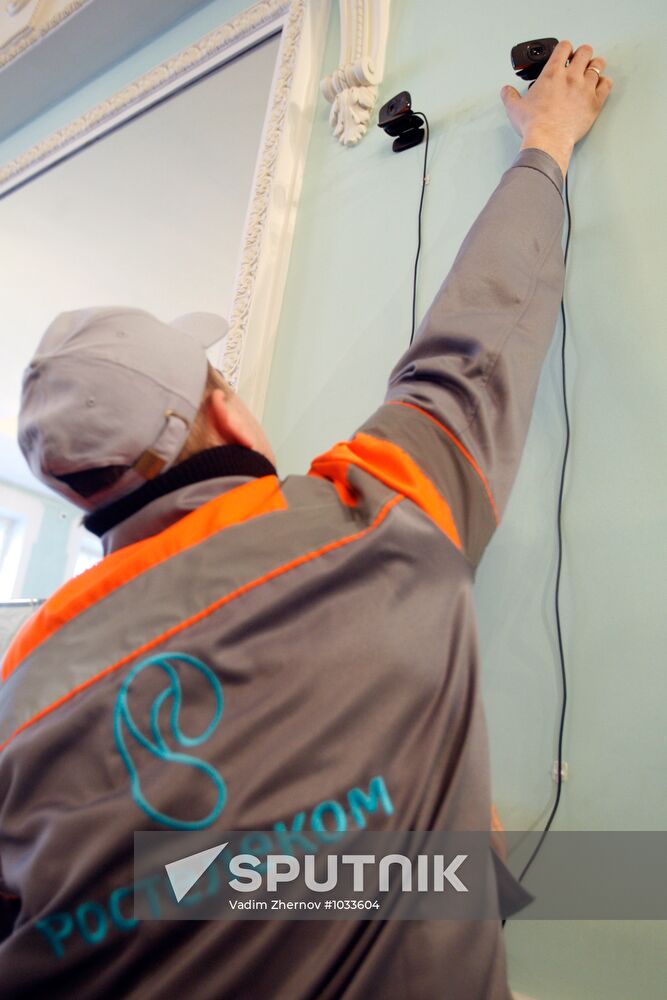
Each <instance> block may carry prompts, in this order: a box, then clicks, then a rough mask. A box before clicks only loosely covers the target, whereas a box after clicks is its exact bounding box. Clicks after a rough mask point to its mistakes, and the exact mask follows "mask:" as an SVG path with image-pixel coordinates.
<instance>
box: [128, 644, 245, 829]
mask: <svg viewBox="0 0 667 1000" xmlns="http://www.w3.org/2000/svg"><path fill="white" fill-rule="evenodd" d="M177 664H179V665H181V670H183V669H185V670H187V671H188V672H190V671H191V670H197V671H199V673H200V674H201V675H202V676H203V678H204V680H205V681H206V683H207V684H208V685H209V687H210V688H211V690H212V692H213V698H214V703H215V709H214V712H213V718H212V720H211V722H210V723H209V724H208V726H207V727H206V729H205V730H204V732H203V733H200V735H199V736H186V735H185V733H183V732H182V731H181V728H180V723H179V715H180V711H181V705H182V690H181V679H180V677H179V671H178V670H177V669H176V665H177ZM149 667H157V668H158V669H160V670H162V671H164V673H165V674H166V675H167V680H168V684H167V686H166V687H165V688H164V690H163V691H161V692H160V694H159V695H158V696H157V697H156V698H155V700H154V701H153V704H152V706H151V712H150V733H151V735H150V737H149V736H146V735H145V734H144V733H142V732H141V730H140V729H139V727H138V726H137V725H136V723H135V721H134V719H133V717H132V713H131V711H130V706H129V693H130V688H131V687H132V684H133V682H134V681H135V680H136V678H137V677H138V675H139V674H140V673H142V671H144V670H147V669H148V668H149ZM170 698H171V708H170V711H169V716H168V719H169V731H170V734H171V737H173V742H174V743H175V744H176V745H178V746H181V747H196V746H200V745H201V744H202V743H205V742H206V740H207V739H208V738H209V737H210V736H211V734H212V733H213V732H214V731H215V729H216V726H217V725H218V723H219V722H220V717H221V715H222V707H223V698H222V685H221V684H220V681H219V680H218V678H217V677H216V675H215V674H214V673H213V671H212V670H211V668H210V667H207V666H206V664H205V663H202V661H201V660H198V659H197V658H196V657H194V656H189V655H188V654H187V653H163V654H159V655H157V656H150V657H148V659H146V660H142V661H141V663H138V664H137V665H136V666H134V667H133V668H132V670H131V671H130V672H129V674H128V675H127V677H126V678H125V680H124V681H123V686H122V687H121V689H120V692H119V694H118V698H117V699H116V706H115V710H114V736H115V739H116V746H117V747H118V752H119V753H120V755H121V757H122V758H123V762H124V763H125V766H126V768H127V770H128V772H129V775H130V783H131V789H132V797H133V799H134V801H135V802H136V804H137V805H138V806H139V808H140V809H142V810H143V811H144V812H145V813H146V815H147V816H150V818H151V819H153V820H155V821H156V822H158V823H161V824H162V825H163V826H168V827H171V829H172V830H202V829H205V828H206V827H207V826H210V825H211V823H214V822H215V820H216V819H217V818H218V816H219V815H220V813H221V812H222V810H223V809H224V806H225V801H226V799H227V787H226V785H225V782H224V781H223V780H222V777H221V776H220V775H219V774H218V772H217V771H216V769H215V768H214V767H213V766H212V765H211V764H209V763H207V762H206V761H204V760H200V758H199V757H194V756H192V755H191V754H187V753H179V752H177V751H175V750H173V749H172V748H171V747H169V746H168V745H167V742H166V740H165V737H164V736H163V735H162V733H161V731H160V710H161V708H162V706H163V705H164V704H165V702H166V701H167V700H168V699H170ZM126 733H127V735H129V736H131V737H132V738H133V739H134V740H135V741H136V743H137V744H139V746H140V747H142V748H143V749H144V750H146V751H148V753H150V754H151V755H152V756H153V757H157V758H158V759H159V760H162V761H165V762H166V763H168V764H169V766H170V767H172V766H174V765H180V766H183V767H188V768H193V769H194V770H196V771H199V772H200V773H203V774H204V775H206V776H207V779H209V780H210V781H211V782H212V783H213V786H214V788H215V793H216V803H215V805H214V807H213V809H211V811H210V812H209V814H208V815H207V816H204V817H203V819H196V820H183V819H178V818H176V817H175V816H168V815H167V814H166V813H163V812H160V811H159V810H158V809H156V808H154V807H153V806H152V805H151V804H150V802H149V801H148V800H147V799H146V798H145V796H144V794H143V792H142V789H141V780H140V778H139V773H138V771H137V768H136V767H135V765H134V762H133V760H132V756H131V754H130V753H129V751H128V748H127V744H126ZM168 735H169V733H168ZM151 737H152V738H151Z"/></svg>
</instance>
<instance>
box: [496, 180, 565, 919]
mask: <svg viewBox="0 0 667 1000" xmlns="http://www.w3.org/2000/svg"><path fill="white" fill-rule="evenodd" d="M565 206H566V209H567V236H566V239H565V256H564V264H565V266H566V267H567V254H568V250H569V249H570V234H571V232H572V213H571V211H570V192H569V189H568V178H567V175H566V176H565ZM560 312H561V317H562V320H563V336H562V339H561V351H560V358H561V384H562V391H563V412H564V415H565V448H564V449H563V462H562V465H561V470H560V487H559V490H558V510H557V515H556V526H557V530H558V562H557V567H556V591H555V606H556V633H557V636H558V656H559V660H560V674H561V684H562V690H563V700H562V703H561V710H560V725H559V728H558V761H557V765H556V766H557V768H558V775H557V778H556V798H555V800H554V804H553V807H552V809H551V812H550V814H549V818H548V820H547V822H546V824H545V826H544V830H543V831H542V835H541V837H540V839H539V840H538V842H537V846H536V848H535V850H534V851H533V853H532V854H531V856H530V858H529V859H528V861H527V862H526V864H525V865H524V868H523V871H522V872H521V874H520V875H519V882H521V881H522V880H523V878H524V876H525V874H526V872H527V871H528V869H529V868H530V866H531V865H532V863H533V861H534V860H535V858H536V857H537V854H538V851H539V850H540V848H541V846H542V844H543V843H544V838H545V837H546V835H547V833H548V832H549V830H550V828H551V824H552V823H553V821H554V817H555V815H556V812H557V810H558V804H559V802H560V796H561V790H562V785H563V776H562V769H563V732H564V730H565V709H566V707H567V675H566V672H565V654H564V651H563V633H562V629H561V619H560V578H561V570H562V566H563V492H564V486H565V470H566V467H567V457H568V453H569V451H570V413H569V410H568V406H567V381H566V371H565V340H566V335H567V322H566V319H565V296H564V295H563V298H561V301H560ZM503 923H504V921H503Z"/></svg>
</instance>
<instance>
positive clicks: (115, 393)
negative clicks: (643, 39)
mask: <svg viewBox="0 0 667 1000" xmlns="http://www.w3.org/2000/svg"><path fill="white" fill-rule="evenodd" d="M604 66H605V63H604V60H603V59H602V58H600V57H595V58H593V51H592V49H591V48H590V46H585V45H584V46H581V47H579V48H578V49H577V50H576V52H573V50H572V46H571V44H570V43H569V42H561V43H560V44H559V45H558V46H557V47H556V49H555V50H554V53H553V55H552V57H551V59H550V60H549V63H548V65H547V66H546V68H545V69H544V71H543V73H542V75H541V76H540V78H539V79H538V81H537V82H536V83H535V85H534V86H533V87H532V88H531V89H530V90H529V92H528V93H527V94H526V95H525V96H523V97H520V96H519V94H518V93H517V91H516V90H514V88H511V87H509V88H503V92H502V96H503V101H504V103H505V106H506V109H507V113H508V116H509V118H510V120H511V121H512V123H513V125H514V126H515V128H516V129H517V131H518V132H519V133H520V135H521V137H522V142H521V152H520V153H519V156H518V157H517V159H516V160H515V163H514V164H513V166H512V167H511V168H510V169H509V170H508V171H507V172H506V173H505V174H504V175H503V177H502V179H501V181H500V184H499V186H498V188H497V189H496V191H495V192H494V194H493V195H492V197H491V198H490V200H489V202H488V203H487V205H486V207H485V208H484V210H483V211H482V213H481V215H480V216H479V218H478V219H477V221H476V223H475V224H474V226H473V227H472V229H471V231H470V233H469V235H468V236H467V238H466V240H465V242H464V244H463V246H462V248H461V251H460V253H459V255H458V257H457V259H456V261H455V263H454V266H453V268H452V271H451V273H450V275H449V277H448V278H447V280H446V281H445V283H444V285H443V287H442V289H441V290H440V292H439V294H438V296H437V298H436V300H435V302H434V303H433V306H432V307H431V309H430V310H429V313H428V314H427V316H426V318H425V320H424V323H423V324H422V327H421V330H420V331H419V334H418V336H417V338H416V340H415V343H414V345H413V346H412V347H411V348H410V349H409V350H408V351H407V352H406V353H405V355H404V356H403V357H402V358H401V359H400V360H399V362H398V363H397V365H396V366H395V368H394V370H393V372H392V374H391V377H390V383H389V389H388V393H387V397H386V400H385V403H384V404H383V405H382V406H380V408H379V409H378V410H377V411H376V412H375V413H374V414H373V415H372V416H371V417H370V418H369V419H368V420H367V421H366V422H365V423H364V424H363V426H362V427H361V428H360V429H359V431H358V432H357V433H356V434H355V436H354V437H353V438H352V439H351V440H350V441H347V442H340V443H338V444H337V445H335V446H334V447H333V448H332V449H330V450H329V451H328V452H327V453H325V454H324V455H321V456H319V457H318V458H316V459H315V460H314V461H313V463H312V466H311V469H310V472H309V474H308V475H307V476H289V477H287V478H286V479H285V480H279V479H278V477H277V475H276V471H275V459H274V456H273V452H272V451H271V448H270V445H269V443H268V441H267V439H266V437H265V435H264V432H263V431H262V429H261V427H260V426H259V424H258V423H257V422H256V421H255V419H254V418H253V417H252V415H251V414H250V413H249V412H248V411H247V409H246V408H245V407H244V405H243V404H242V402H241V401H240V399H239V398H238V397H237V396H236V395H235V394H234V393H233V392H232V391H231V390H230V389H229V388H228V387H227V386H226V385H225V384H224V382H223V381H221V380H220V377H219V376H218V375H217V374H216V373H215V372H213V371H212V370H209V371H208V375H207V369H206V363H205V355H204V350H203V347H202V344H203V345H205V344H207V343H208V342H210V336H211V334H210V332H209V333H204V334H200V340H199V342H197V341H196V340H195V339H194V338H192V337H190V338H189V337H188V335H186V334H182V333H180V332H179V331H178V330H176V329H175V328H173V327H167V326H165V325H164V324H160V323H159V322H158V321H157V320H154V319H153V318H152V317H150V316H148V315H147V314H145V313H141V312H138V311H133V310H129V311H128V310H114V309H107V310H93V311H88V312H79V313H69V314H65V315H63V316H60V317H58V319H56V321H55V322H54V323H53V324H52V326H51V327H50V328H49V330H48V331H47V333H46V335H45V337H44V339H43V341H42V343H41V344H40V347H39V348H38V351H37V354H36V356H35V358H34V359H33V362H32V363H31V365H30V366H29V368H28V370H27V372H26V374H25V377H24V387H23V398H22V408H21V416H20V422H19V430H20V443H21V446H22V449H23V451H24V453H25V455H26V457H27V459H28V461H29V462H30V465H31V467H32V468H33V470H34V471H35V472H36V473H37V474H38V475H40V476H41V477H42V478H43V479H44V480H45V481H46V482H48V483H49V484H50V485H52V486H53V487H54V488H55V489H57V490H58V491H59V492H60V493H62V494H64V495H66V496H68V497H70V498H73V499H74V500H75V501H76V502H77V503H78V504H79V505H80V506H81V507H83V508H84V509H86V510H87V511H88V515H87V518H86V523H87V525H88V527H89V528H90V529H91V530H93V531H95V532H96V533H97V534H99V535H100V536H101V537H102V539H103V542H104V547H105V552H106V553H107V557H106V558H105V559H104V560H103V561H102V562H101V563H100V564H99V565H98V566H96V567H94V568H93V569H92V570H89V571H88V572H87V573H85V574H83V575H82V576H81V577H78V578H76V579H74V580H73V581H70V582H69V583H68V584H66V585H65V586H64V587H63V588H61V590H59V591H58V592H57V593H56V594H55V595H54V596H53V597H52V598H51V599H50V600H49V601H48V602H47V603H46V605H45V606H44V607H43V608H42V609H41V610H40V611H39V612H38V613H37V615H36V616H35V617H34V618H33V619H32V620H31V622H30V623H29V624H28V625H27V626H26V627H24V629H23V630H22V632H21V633H20V634H19V635H18V637H17V638H16V639H15V641H14V643H13V645H12V647H11V648H10V650H9V652H8V654H7V657H6V659H5V662H4V664H3V685H2V688H1V689H0V742H1V743H2V750H1V752H0V802H1V803H2V804H1V805H0V830H1V831H2V832H1V836H0V879H1V881H0V886H1V890H2V893H3V907H4V913H5V939H4V941H3V942H2V944H0V977H1V979H2V984H3V995H4V996H6V997H29V996H40V995H46V994H48V995H50V996H63V997H64V996H66V997H93V996H95V997H140V998H153V997H177V996H181V995H187V996H188V997H190V998H192V1000H195V998H216V1000H217V998H232V997H234V998H236V997H252V998H269V997H271V998H285V1000H298V998H306V997H309V998H310V997H320V998H336V997H345V998H347V1000H357V998H359V1000H360V998H365V997H368V996H371V995H376V996H378V997H381V998H383V1000H393V998H397V1000H398V998H406V997H407V998H417V1000H422V998H423V1000H430V998H436V997H447V998H448V1000H507V998H508V997H509V990H508V986H507V977H506V969H505V958H504V948H503V943H502V932H501V928H500V924H499V922H498V921H488V920H487V921H475V920H466V921H413V922H402V921H397V920H386V921H377V922H375V921H369V920H366V921H364V920H361V921H351V920H340V921H327V922H318V921H302V922H298V923H292V922H278V921H262V922H258V921H252V922H244V921H240V920H239V921H222V920H218V921H216V920H211V921H205V922H200V921H196V920H191V921H189V920H176V921H172V920H161V919H155V920H141V921H140V920H138V919H137V917H136V916H135V914H134V913H133V910H132V898H131V897H132V879H133V870H132V842H133V840H132V838H133V831H135V830H149V831H150V830H153V831H169V830H170V831H179V830H206V831H207V833H210V835H211V838H213V839H211V840H210V843H216V840H215V833H216V831H225V830H247V831H273V832H274V834H275V837H276V840H277V842H278V843H279V844H280V845H282V846H283V847H285V848H287V849H289V847H290V846H294V845H297V846H298V844H300V843H303V842H304V841H305V840H307V838H308V837H309V836H310V837H313V838H314V837H315V834H319V835H321V838H323V839H324V841H325V842H326V840H327V838H332V837H335V836H337V835H338V834H340V833H341V831H344V830H352V829H370V830H376V831H385V830H389V831H390V830H395V831H401V830H417V831H425V830H452V831H476V830H488V827H489V820H490V808H491V805H490V791H489V778H488V749H487V742H486V732H485V724H484V716H483V710H482V705H481V700H480V692H479V677H478V652H477V644H476V631H475V618H474V609H473V599H472V583H473V576H474V568H475V566H476V564H477V563H478V561H479V559H480V558H481V555H482V553H483V551H484V548H485V546H486V544H487V542H488V540H489V538H490V536H491V534H492V533H493V531H494V529H495V526H496V524H497V522H498V520H499V518H500V516H501V514H502V512H503V509H504V507H505V505H506V502H507V498H508V495H509V492H510V488H511V485H512V482H513V480H514V477H515V475H516V471H517V467H518V464H519V460H520V455H521V451H522V448H523V444H524V440H525V437H526V433H527V429H528V425H529V421H530V415H531V409H532V404H533V399H534V394H535V390H536V386H537V382H538V377H539V374H540V368H541V365H542V362H543V359H544V356H545V353H546V350H547V348H548V345H549V341H550V339H551V336H552V333H553V330H554V326H555V321H556V317H557V312H558V307H559V302H560V298H561V292H562V284H563V255H562V248H561V235H562V223H563V205H562V197H561V191H562V185H563V176H564V174H565V173H566V171H567V167H568V163H569V159H570V156H571V153H572V149H573V147H574V145H575V143H576V142H577V141H578V140H579V139H580V138H581V137H582V136H583V135H584V134H585V133H586V132H587V131H588V129H589V128H590V127H591V125H592V124H593V122H594V121H595V119H596V117H597V115H598V114H599V112H600V110H601V108H602V105H603V104H604V101H605V99H606V97H607V96H608V94H609V91H610V89H611V81H610V80H609V79H608V78H605V77H604V76H603V75H602V73H603V70H604ZM202 397H203V399H202ZM223 699H224V701H223ZM223 704H224V709H223ZM162 890H163V887H159V888H158V886H157V885H156V884H152V883H151V884H150V885H148V884H146V885H143V886H140V885H137V886H135V895H141V894H143V896H144V900H143V901H144V903H147V905H148V906H149V909H150V910H151V913H152V915H153V916H154V917H160V916H161V915H163V914H164V912H165V909H164V908H165V907H166V905H167V904H166V903H165V900H164V897H163V896H161V895H160V893H162Z"/></svg>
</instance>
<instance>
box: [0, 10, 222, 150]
mask: <svg viewBox="0 0 667 1000" xmlns="http://www.w3.org/2000/svg"><path fill="white" fill-rule="evenodd" d="M207 2H210V0H113V2H110V0H89V2H88V3H87V4H85V6H83V7H82V8H81V9H80V10H79V11H77V12H76V13H75V14H73V15H72V16H71V17H69V18H67V20H65V21H64V22H63V23H62V24H60V25H59V27H57V28H54V30H53V31H51V32H49V34H48V35H46V36H45V37H44V38H43V39H41V41H39V42H35V44H34V45H31V46H30V47H29V48H28V49H26V51H25V52H24V53H23V54H22V55H20V56H18V57H17V58H16V59H14V60H13V61H12V62H10V63H9V64H8V65H7V66H5V67H4V68H3V69H2V70H0V141H2V140H3V139H5V138H7V136H8V135H10V134H11V133H12V132H14V131H15V130H16V129H17V128H19V127H20V126H22V125H24V124H25V123H26V122H28V121H30V120H31V119H32V118H34V117H35V116H36V115H39V114H41V113H42V112H43V111H46V109H47V108H49V107H51V106H52V105H54V104H57V103H58V101H61V100H62V99H63V98H65V97H67V95H68V94H71V93H72V92H73V91H75V90H76V89H77V88H78V87H80V86H82V85H83V84H84V83H86V82H87V81H89V80H91V79H92V78H93V77H95V76H97V74H98V73H101V72H103V71H104V70H106V69H108V68H109V67H110V66H112V65H113V64H114V63H116V62H118V61H119V60H120V59H123V58H124V57H125V56H127V55H129V53H130V52H133V51H134V50H136V49H138V48H140V47H141V46H142V45H144V44H145V43H146V42H147V41H149V40H150V39H153V38H155V37H156V36H157V35H159V34H160V33H161V32H163V31H165V30H166V29H167V28H170V27H171V26H172V25H173V24H175V23H176V22H177V21H179V20H180V19H181V18H183V17H186V16H187V15H188V14H191V13H192V11H194V10H196V9H197V8H198V7H204V6H206V4H207Z"/></svg>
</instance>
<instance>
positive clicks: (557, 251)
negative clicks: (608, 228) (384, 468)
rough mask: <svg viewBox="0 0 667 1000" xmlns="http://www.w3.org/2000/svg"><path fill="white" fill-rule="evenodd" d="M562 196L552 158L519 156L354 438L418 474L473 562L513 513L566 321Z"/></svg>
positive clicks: (529, 152) (533, 152)
mask: <svg viewBox="0 0 667 1000" xmlns="http://www.w3.org/2000/svg"><path fill="white" fill-rule="evenodd" d="M562 188H563V175H562V173H561V170H560V168H559V166H558V164H557V163H556V162H555V160H553V159H552V158H551V157H550V156H549V155H548V154H547V153H545V152H543V151H542V150H539V149H526V150H523V151H522V152H520V153H519V155H518V156H517V158H516V160H515V161H514V163H513V164H512V166H511V167H510V168H509V169H508V170H507V171H506V172H505V174H503V176H502V178H501V180H500V183H499V185H498V187H497V188H496V190H495V191H494V193H493V194H492V195H491V198H490V199H489V201H488V202H487V204H486V206H485V207H484V209H483V210H482V212H481V213H480V215H479V216H478V218H477V220H476V221H475V223H474V224H473V226H472V228H471V230H470V232H469V233H468V235H467V237H466V239H465V240H464V242H463V245H462V246H461V249H460V251H459V253H458V255H457V257H456V259H455V261H454V264H453V266H452V269H451V271H450V273H449V275H448V277H447V278H446V280H445V282H444V284H443V285H442V287H441V288H440V291H439V292H438V294H437V296H436V298H435V300H434V302H433V304H432V305H431V307H430V309H429V311H428V313H427V314H426V316H425V318H424V320H423V322H422V324H421V326H420V328H419V330H418V333H417V335H416V337H415V340H414V343H413V344H412V346H411V347H410V348H409V349H408V350H407V351H406V352H405V353H404V354H403V356H402V357H401V358H400V359H399V361H398V362H397V364H396V365H395V367H394V369H393V371H392V372H391V375H390V379H389V387H388V391H387V395H386V397H385V402H384V404H383V405H382V406H381V407H380V408H379V409H378V410H377V411H376V412H375V413H374V414H373V415H372V416H371V417H370V419H369V420H368V421H366V422H365V423H364V424H363V425H362V427H360V428H359V430H358V432H357V434H359V433H361V434H362V435H364V434H365V435H371V436H373V437H375V438H380V439H383V440H385V441H390V442H392V443H393V444H395V445H398V446H399V447H400V448H401V449H402V450H403V451H404V452H406V453H407V455H408V456H409V459H410V461H412V462H414V463H416V465H417V466H419V469H420V471H421V472H422V473H423V474H424V475H425V476H426V477H428V479H429V480H430V481H431V483H432V484H433V485H434V486H435V487H436V489H437V490H438V492H439V493H440V494H441V495H442V497H443V498H444V499H445V501H446V502H447V503H448V504H449V506H450V508H451V511H452V515H453V518H454V522H455V523H456V525H457V528H458V532H459V536H460V538H461V541H462V548H463V551H464V552H465V554H466V556H467V557H468V559H469V560H470V561H471V562H472V563H473V565H476V564H477V563H478V562H479V559H480V558H481V555H482V552H483V551H484V548H485V546H486V544H487V542H488V541H489V538H490V537H491V535H492V533H493V531H494V530H495V527H496V525H497V523H498V521H499V519H500V516H501V515H502V512H503V510H504V508H505V506H506V503H507V499H508V496H509V493H510V489H511V487H512V483H513V482H514V479H515V476H516V473H517V469H518V466H519V461H520V459H521V453H522V451H523V447H524V443H525V439H526V435H527V432H528V427H529V424H530V418H531V413H532V407H533V402H534V398H535V393H536V390H537V384H538V379H539V375H540V371H541V368H542V363H543V361H544V358H545V355H546V352H547V348H548V346H549V343H550V340H551V337H552V335H553V331H554V327H555V324H556V319H557V316H558V309H559V304H560V299H561V295H562V289H563V278H564V265H563V250H562V245H561V239H562V229H563V200H562ZM352 440H353V441H354V438H353V439H352Z"/></svg>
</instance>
